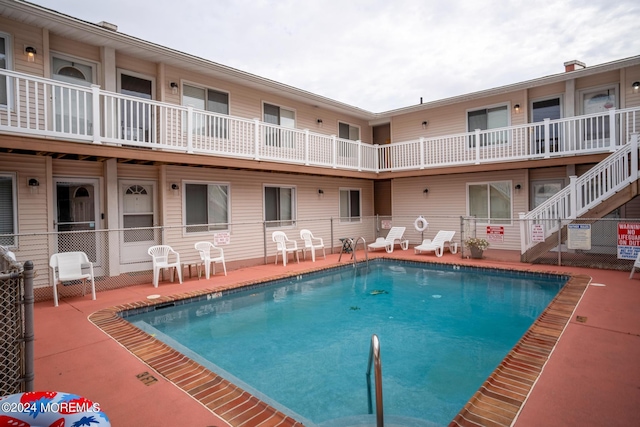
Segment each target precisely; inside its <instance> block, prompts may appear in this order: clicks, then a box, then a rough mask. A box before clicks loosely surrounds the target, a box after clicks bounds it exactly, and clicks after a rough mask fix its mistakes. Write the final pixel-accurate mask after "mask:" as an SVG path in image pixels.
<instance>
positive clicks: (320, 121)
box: [316, 119, 322, 128]
mask: <svg viewBox="0 0 640 427" xmlns="http://www.w3.org/2000/svg"><path fill="white" fill-rule="evenodd" d="M316 123H318V127H319V128H321V127H322V119H318V120H316Z"/></svg>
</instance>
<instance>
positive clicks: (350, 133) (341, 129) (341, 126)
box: [338, 122, 360, 141]
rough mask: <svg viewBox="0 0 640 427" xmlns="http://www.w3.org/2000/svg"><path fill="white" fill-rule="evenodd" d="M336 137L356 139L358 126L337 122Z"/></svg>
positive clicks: (358, 134)
mask: <svg viewBox="0 0 640 427" xmlns="http://www.w3.org/2000/svg"><path fill="white" fill-rule="evenodd" d="M338 137H339V138H342V139H350V140H351V141H358V140H359V139H360V128H358V127H355V126H351V125H350V124H347V123H341V122H338Z"/></svg>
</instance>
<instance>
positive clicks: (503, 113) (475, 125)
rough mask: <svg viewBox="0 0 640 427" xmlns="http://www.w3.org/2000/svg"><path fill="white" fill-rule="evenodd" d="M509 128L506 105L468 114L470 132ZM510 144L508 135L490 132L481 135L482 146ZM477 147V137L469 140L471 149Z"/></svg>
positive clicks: (503, 132) (473, 136) (504, 132)
mask: <svg viewBox="0 0 640 427" xmlns="http://www.w3.org/2000/svg"><path fill="white" fill-rule="evenodd" d="M507 126H509V114H508V111H507V106H506V105H500V106H496V107H491V108H482V109H479V110H473V111H469V112H467V129H468V131H469V132H474V131H475V130H476V129H479V130H491V129H497V128H503V127H507ZM506 142H508V133H507V132H506V131H502V132H489V133H483V134H481V135H480V146H481V147H486V146H487V145H494V144H503V143H506ZM475 146H476V136H475V135H471V137H470V138H469V148H474V147H475Z"/></svg>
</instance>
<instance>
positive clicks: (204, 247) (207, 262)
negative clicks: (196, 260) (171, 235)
mask: <svg viewBox="0 0 640 427" xmlns="http://www.w3.org/2000/svg"><path fill="white" fill-rule="evenodd" d="M195 247H196V250H197V251H198V252H200V259H201V260H202V262H203V263H204V275H205V277H206V278H207V279H208V278H209V276H210V275H211V264H213V274H214V275H215V274H216V264H215V263H216V262H221V263H222V268H223V269H224V275H225V276H226V275H227V266H226V265H225V263H224V251H223V250H222V248H219V247H217V246H216V245H214V244H213V243H211V242H198V243H196V244H195ZM215 255H217V256H215ZM198 278H200V273H199V272H198Z"/></svg>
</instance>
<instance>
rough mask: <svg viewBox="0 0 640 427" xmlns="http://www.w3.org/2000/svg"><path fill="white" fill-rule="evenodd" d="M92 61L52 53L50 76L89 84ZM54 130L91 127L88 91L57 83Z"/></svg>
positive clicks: (76, 131) (75, 130) (87, 129)
mask: <svg viewBox="0 0 640 427" xmlns="http://www.w3.org/2000/svg"><path fill="white" fill-rule="evenodd" d="M95 69H96V67H95V64H91V63H88V62H83V61H80V60H78V59H75V58H71V57H64V56H62V55H57V54H56V55H53V56H52V58H51V76H52V78H53V80H57V81H61V82H65V83H72V84H74V85H80V86H85V87H89V86H91V84H92V83H93V82H95V81H96V75H95ZM53 97H54V104H53V109H54V112H55V123H54V124H55V130H56V131H58V132H66V133H73V134H80V135H89V134H90V133H91V132H92V131H93V129H92V127H93V126H92V122H91V120H92V118H93V112H92V108H93V106H92V104H93V103H92V100H91V95H90V93H88V92H87V91H84V90H77V89H73V88H67V87H65V88H63V87H60V86H56V87H55V89H54V91H53Z"/></svg>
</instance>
